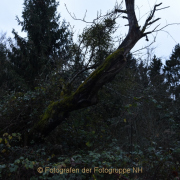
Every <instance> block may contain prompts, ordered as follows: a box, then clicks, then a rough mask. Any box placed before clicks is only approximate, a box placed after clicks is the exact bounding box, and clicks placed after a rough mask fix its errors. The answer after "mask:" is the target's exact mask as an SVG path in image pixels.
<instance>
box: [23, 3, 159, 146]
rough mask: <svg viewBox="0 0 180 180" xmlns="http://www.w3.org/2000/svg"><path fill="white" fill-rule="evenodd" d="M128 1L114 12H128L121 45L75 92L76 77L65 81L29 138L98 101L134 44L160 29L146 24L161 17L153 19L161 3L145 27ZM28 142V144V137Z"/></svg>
mask: <svg viewBox="0 0 180 180" xmlns="http://www.w3.org/2000/svg"><path fill="white" fill-rule="evenodd" d="M125 4H126V9H125V10H122V9H120V8H115V9H114V10H113V11H112V12H111V14H123V15H124V14H125V16H122V17H123V18H125V19H127V20H128V27H129V31H128V34H127V36H126V37H125V38H124V40H123V41H122V43H121V44H120V45H119V47H118V48H117V49H116V50H115V51H114V52H113V53H112V54H110V55H109V56H108V57H106V58H105V60H104V61H103V63H102V64H101V65H99V66H98V67H97V66H96V69H95V70H94V71H93V72H92V73H91V74H90V75H89V77H87V78H86V79H85V80H84V81H83V83H82V84H80V85H79V87H78V88H77V89H76V90H75V91H72V90H71V88H70V86H71V83H72V81H73V80H74V79H75V78H76V76H75V77H74V78H72V81H70V82H69V83H67V84H66V86H65V87H64V88H63V90H62V93H61V97H60V99H59V100H57V101H54V102H51V103H50V104H49V106H48V107H47V109H46V111H45V112H44V114H43V115H41V118H40V120H38V122H36V123H35V124H34V126H33V127H32V128H30V130H28V131H27V132H26V133H25V137H26V138H28V141H30V140H32V139H34V137H35V135H37V134H38V137H41V138H42V137H46V136H48V135H49V134H50V133H51V132H52V131H53V130H54V129H55V128H56V127H57V126H58V125H60V124H61V123H62V122H63V121H65V120H66V118H67V117H68V116H69V113H70V112H72V111H75V110H78V109H82V108H87V107H89V106H92V105H95V104H97V103H98V91H99V90H100V88H102V86H103V85H105V84H106V83H108V82H110V81H111V80H112V79H113V78H114V77H115V76H116V74H118V72H120V70H121V69H122V68H123V67H124V65H125V64H126V56H127V54H128V53H129V52H130V50H131V49H132V48H133V47H134V46H135V44H136V43H137V42H138V41H139V40H140V39H141V38H143V37H146V40H148V37H147V35H148V34H151V33H153V32H155V31H158V30H157V27H158V26H156V27H155V28H154V29H153V30H152V31H146V30H147V27H149V26H151V25H152V24H153V23H155V22H156V21H158V20H159V19H160V18H157V19H154V14H155V12H156V11H157V10H159V9H157V7H158V6H160V5H161V4H162V3H160V4H157V5H155V6H154V8H153V10H152V11H151V12H150V14H149V16H148V18H147V19H146V21H145V23H144V25H143V26H142V27H141V26H140V25H139V23H138V21H137V18H136V14H135V8H134V4H135V1H134V0H125ZM117 7H118V6H117ZM94 67H95V66H94V65H93V66H89V67H86V68H85V69H84V70H82V71H80V72H79V73H78V75H79V74H81V73H82V72H83V71H86V70H88V69H93V68H94ZM26 138H25V139H26ZM25 141H26V142H25V144H26V143H27V139H26V140H25Z"/></svg>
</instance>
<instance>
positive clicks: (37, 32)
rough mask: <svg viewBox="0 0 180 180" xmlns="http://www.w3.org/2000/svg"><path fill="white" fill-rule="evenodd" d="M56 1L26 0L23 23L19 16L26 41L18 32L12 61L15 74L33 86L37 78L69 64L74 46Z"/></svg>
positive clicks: (15, 34)
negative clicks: (58, 64) (71, 48)
mask: <svg viewBox="0 0 180 180" xmlns="http://www.w3.org/2000/svg"><path fill="white" fill-rule="evenodd" d="M58 5H59V3H58V2H56V0H25V1H24V9H23V12H22V18H23V20H22V21H21V20H20V19H19V18H18V17H17V21H18V24H19V25H21V26H22V31H24V32H26V33H27V38H22V37H20V36H19V35H18V33H17V32H15V30H13V34H14V36H15V40H16V42H17V46H14V47H13V48H12V53H11V54H10V59H11V62H12V63H13V65H14V68H15V69H16V71H17V72H18V73H19V74H20V75H21V76H23V78H24V79H25V80H26V81H27V82H28V83H29V84H30V85H31V86H33V85H34V80H35V78H43V77H45V76H46V75H47V74H49V73H50V72H51V70H52V69H53V68H55V67H56V65H57V63H60V62H61V64H63V63H66V61H67V59H68V56H69V53H68V52H69V47H70V44H71V33H70V31H69V29H68V26H67V25H66V22H65V21H63V22H62V23H61V25H60V22H59V19H60V15H59V14H57V6H58Z"/></svg>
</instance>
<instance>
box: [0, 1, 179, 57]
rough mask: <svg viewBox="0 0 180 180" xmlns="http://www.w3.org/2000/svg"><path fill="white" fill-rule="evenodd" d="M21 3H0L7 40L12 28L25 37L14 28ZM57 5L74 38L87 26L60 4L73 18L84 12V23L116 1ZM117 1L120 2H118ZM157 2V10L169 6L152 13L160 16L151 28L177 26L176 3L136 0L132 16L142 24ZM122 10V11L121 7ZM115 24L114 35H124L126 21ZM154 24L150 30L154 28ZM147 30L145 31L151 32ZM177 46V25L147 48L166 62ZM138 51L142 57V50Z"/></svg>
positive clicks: (139, 45) (142, 42) (1, 26)
mask: <svg viewBox="0 0 180 180" xmlns="http://www.w3.org/2000/svg"><path fill="white" fill-rule="evenodd" d="M23 2H24V0H4V1H3V0H1V5H0V32H7V37H13V36H12V33H11V32H12V29H13V28H14V29H15V30H16V31H18V33H19V34H20V35H21V36H23V37H24V36H25V35H26V34H23V33H22V32H21V26H18V24H17V21H16V20H15V17H16V15H17V16H18V17H19V18H20V19H21V15H22V10H23ZM59 2H60V6H59V7H58V12H59V13H60V14H61V17H62V18H63V19H65V20H66V21H67V22H70V24H71V26H72V27H73V26H74V31H75V32H76V33H75V35H77V33H81V32H82V29H83V28H84V27H85V26H86V25H87V24H86V23H84V22H81V21H75V20H73V19H72V18H71V16H70V15H69V14H68V12H67V10H66V8H65V6H64V4H66V5H67V8H68V10H69V11H70V12H71V13H72V14H73V13H74V14H75V15H76V17H77V18H83V17H84V13H85V11H86V10H87V14H86V20H87V21H92V20H93V19H94V18H96V16H97V11H100V10H101V12H102V14H105V13H106V12H107V11H108V10H111V9H113V7H114V5H115V2H116V0H105V1H104V0H61V1H59ZM117 2H119V3H120V2H121V1H117ZM161 2H163V4H162V5H161V6H160V7H159V8H164V7H167V6H170V7H169V8H165V9H163V10H160V11H157V12H156V14H155V18H158V17H160V18H161V20H159V21H158V22H156V24H155V25H158V24H160V27H163V26H165V25H166V24H171V23H180V10H179V7H180V0H171V1H170V0H161V1H160V0H136V1H135V5H136V15H137V18H138V19H141V20H140V22H139V23H140V25H143V22H144V20H145V18H146V17H147V16H148V14H147V12H150V10H152V8H153V5H154V4H155V3H156V4H159V3H161ZM123 9H125V6H124V8H123ZM141 17H142V18H141ZM61 20H62V19H61ZM118 23H119V26H120V28H119V29H118V31H117V35H125V34H127V31H128V29H127V27H125V26H124V25H125V24H126V23H127V20H123V19H119V21H118ZM155 25H154V26H152V27H151V28H153V27H155ZM151 28H150V29H149V30H151ZM155 35H156V34H154V36H155ZM152 40H153V36H152V35H150V36H149V42H151V41H152ZM149 42H148V43H149ZM177 43H180V25H172V26H168V27H166V28H165V29H163V31H160V32H158V34H157V37H156V42H155V43H154V44H153V45H152V46H151V48H156V49H155V50H154V53H155V54H156V55H157V56H158V57H161V58H163V59H167V58H168V57H169V55H170V54H171V52H172V49H173V48H174V46H175V45H176V44H177ZM146 45H147V41H146V40H145V38H143V39H141V40H140V41H139V42H138V43H137V44H136V46H135V47H134V48H133V50H132V52H133V51H135V50H137V49H140V48H142V47H144V46H146ZM142 52H143V54H145V51H142ZM143 54H142V55H143ZM142 55H140V56H142Z"/></svg>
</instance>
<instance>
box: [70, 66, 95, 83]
mask: <svg viewBox="0 0 180 180" xmlns="http://www.w3.org/2000/svg"><path fill="white" fill-rule="evenodd" d="M97 66H98V64H94V65H92V66H90V67H86V68H84V69H82V70H81V71H79V72H78V73H77V74H76V75H75V76H74V77H73V78H72V79H71V80H70V81H69V84H71V83H72V82H73V81H74V80H75V79H76V78H77V77H78V76H79V75H80V74H82V73H83V72H85V71H87V70H89V69H94V68H96V67H97Z"/></svg>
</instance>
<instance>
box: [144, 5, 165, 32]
mask: <svg viewBox="0 0 180 180" xmlns="http://www.w3.org/2000/svg"><path fill="white" fill-rule="evenodd" d="M161 4H162V3H160V4H156V5H155V6H154V8H153V10H152V11H151V12H150V15H149V17H148V18H147V19H146V21H145V24H144V26H143V28H142V32H143V33H144V32H145V30H146V28H147V26H149V25H151V24H153V23H154V22H156V21H158V20H159V19H160V18H157V19H156V20H154V21H151V19H152V18H153V17H154V13H155V12H156V11H157V9H156V8H157V7H158V6H160V5H161ZM150 21H151V22H150Z"/></svg>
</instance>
